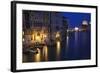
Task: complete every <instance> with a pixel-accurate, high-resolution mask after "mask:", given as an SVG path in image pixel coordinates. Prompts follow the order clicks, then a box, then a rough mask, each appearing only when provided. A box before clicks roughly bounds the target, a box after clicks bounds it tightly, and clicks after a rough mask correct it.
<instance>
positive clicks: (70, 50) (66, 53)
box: [23, 30, 91, 63]
mask: <svg viewBox="0 0 100 73" xmlns="http://www.w3.org/2000/svg"><path fill="white" fill-rule="evenodd" d="M90 35H91V34H90V31H89V30H88V31H77V32H70V33H67V36H66V42H65V43H66V44H65V45H64V44H62V45H61V42H60V41H57V42H56V45H54V46H47V45H44V46H43V48H42V49H40V48H37V50H38V53H36V54H31V53H29V54H23V62H25V63H26V62H45V61H64V60H66V61H67V60H84V59H90V58H91V40H90V39H91V38H90V37H91V36H90Z"/></svg>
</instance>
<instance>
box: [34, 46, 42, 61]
mask: <svg viewBox="0 0 100 73" xmlns="http://www.w3.org/2000/svg"><path fill="white" fill-rule="evenodd" d="M37 50H38V53H37V54H36V55H35V62H40V60H41V59H40V55H41V52H40V49H39V48H37Z"/></svg>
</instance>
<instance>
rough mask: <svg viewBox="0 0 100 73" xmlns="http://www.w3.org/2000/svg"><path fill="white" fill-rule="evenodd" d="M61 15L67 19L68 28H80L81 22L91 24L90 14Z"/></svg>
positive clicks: (66, 13) (73, 13)
mask: <svg viewBox="0 0 100 73" xmlns="http://www.w3.org/2000/svg"><path fill="white" fill-rule="evenodd" d="M61 15H63V16H64V17H66V18H67V19H68V24H69V25H68V26H69V27H70V28H73V27H79V26H81V23H82V21H83V20H87V21H88V22H91V14H90V13H76V12H63V13H61Z"/></svg>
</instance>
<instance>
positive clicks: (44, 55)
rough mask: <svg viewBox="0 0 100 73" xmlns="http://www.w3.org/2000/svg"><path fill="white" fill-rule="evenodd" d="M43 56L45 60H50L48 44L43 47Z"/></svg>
mask: <svg viewBox="0 0 100 73" xmlns="http://www.w3.org/2000/svg"><path fill="white" fill-rule="evenodd" d="M43 57H44V60H45V61H48V47H47V46H46V45H45V46H44V47H43Z"/></svg>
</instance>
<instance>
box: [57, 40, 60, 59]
mask: <svg viewBox="0 0 100 73" xmlns="http://www.w3.org/2000/svg"><path fill="white" fill-rule="evenodd" d="M60 50H61V42H60V41H57V42H56V53H57V54H56V55H57V60H59V59H60Z"/></svg>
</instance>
